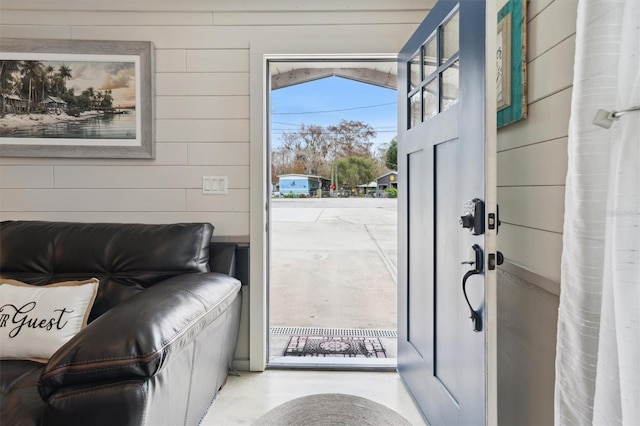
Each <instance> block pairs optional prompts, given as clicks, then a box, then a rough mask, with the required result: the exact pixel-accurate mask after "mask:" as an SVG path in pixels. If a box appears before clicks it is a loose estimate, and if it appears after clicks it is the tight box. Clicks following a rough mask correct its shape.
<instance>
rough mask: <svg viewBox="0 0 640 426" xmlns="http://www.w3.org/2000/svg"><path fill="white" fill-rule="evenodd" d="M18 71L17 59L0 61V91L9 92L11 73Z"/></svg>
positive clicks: (11, 86) (11, 79)
mask: <svg viewBox="0 0 640 426" xmlns="http://www.w3.org/2000/svg"><path fill="white" fill-rule="evenodd" d="M16 71H18V61H0V91H2V92H3V93H7V92H9V91H10V90H11V89H12V88H13V84H12V83H13V74H14V73H15V72H16Z"/></svg>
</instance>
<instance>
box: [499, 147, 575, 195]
mask: <svg viewBox="0 0 640 426" xmlns="http://www.w3.org/2000/svg"><path fill="white" fill-rule="evenodd" d="M568 161H569V159H568V152H567V138H560V139H553V140H550V141H546V142H541V143H536V144H533V145H527V146H524V147H520V148H517V149H509V150H506V151H501V152H499V153H498V186H525V185H529V186H531V185H564V184H565V182H566V177H567V164H568Z"/></svg>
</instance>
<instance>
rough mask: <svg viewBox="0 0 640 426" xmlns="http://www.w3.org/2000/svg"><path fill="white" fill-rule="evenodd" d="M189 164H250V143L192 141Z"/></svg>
mask: <svg viewBox="0 0 640 426" xmlns="http://www.w3.org/2000/svg"><path fill="white" fill-rule="evenodd" d="M188 147H189V153H188V155H189V164H190V165H192V166H197V165H210V164H215V165H219V166H248V165H249V143H245V142H235V143H190V144H189V145H188Z"/></svg>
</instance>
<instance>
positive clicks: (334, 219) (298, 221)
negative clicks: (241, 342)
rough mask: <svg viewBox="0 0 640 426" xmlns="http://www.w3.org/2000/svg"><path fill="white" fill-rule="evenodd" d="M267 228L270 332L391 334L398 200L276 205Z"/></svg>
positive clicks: (289, 201) (329, 200)
mask: <svg viewBox="0 0 640 426" xmlns="http://www.w3.org/2000/svg"><path fill="white" fill-rule="evenodd" d="M270 222H271V232H270V238H271V258H270V305H269V306H270V326H271V327H272V328H273V327H320V328H347V329H384V330H395V329H396V317H397V308H396V296H397V289H396V282H397V278H396V274H397V260H396V259H397V200H396V199H389V198H321V199H318V198H308V199H273V200H272V204H271V221H270ZM272 340H277V339H272ZM394 343H395V342H394Z"/></svg>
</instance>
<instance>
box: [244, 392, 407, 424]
mask: <svg viewBox="0 0 640 426" xmlns="http://www.w3.org/2000/svg"><path fill="white" fill-rule="evenodd" d="M253 425H254V426H286V425H291V426H293V425H295V426H302V425H304V426H314V425H317V426H323V425H326V426H328V425H331V426H337V425H342V426H351V425H353V426H367V425H370V426H383V425H388V426H411V423H409V422H408V421H407V419H405V418H404V417H402V416H401V415H400V414H398V413H396V412H395V411H393V410H392V409H390V408H387V407H385V406H384V405H382V404H378V403H377V402H375V401H371V400H370V399H367V398H362V397H359V396H355V395H346V394H340V393H322V394H316V395H309V396H303V397H302V398H297V399H294V400H291V401H289V402H285V403H284V404H282V405H279V406H277V407H276V408H274V409H273V410H271V411H269V412H268V413H267V414H265V415H264V416H262V417H260V418H259V419H258V420H256V421H255V423H253Z"/></svg>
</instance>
